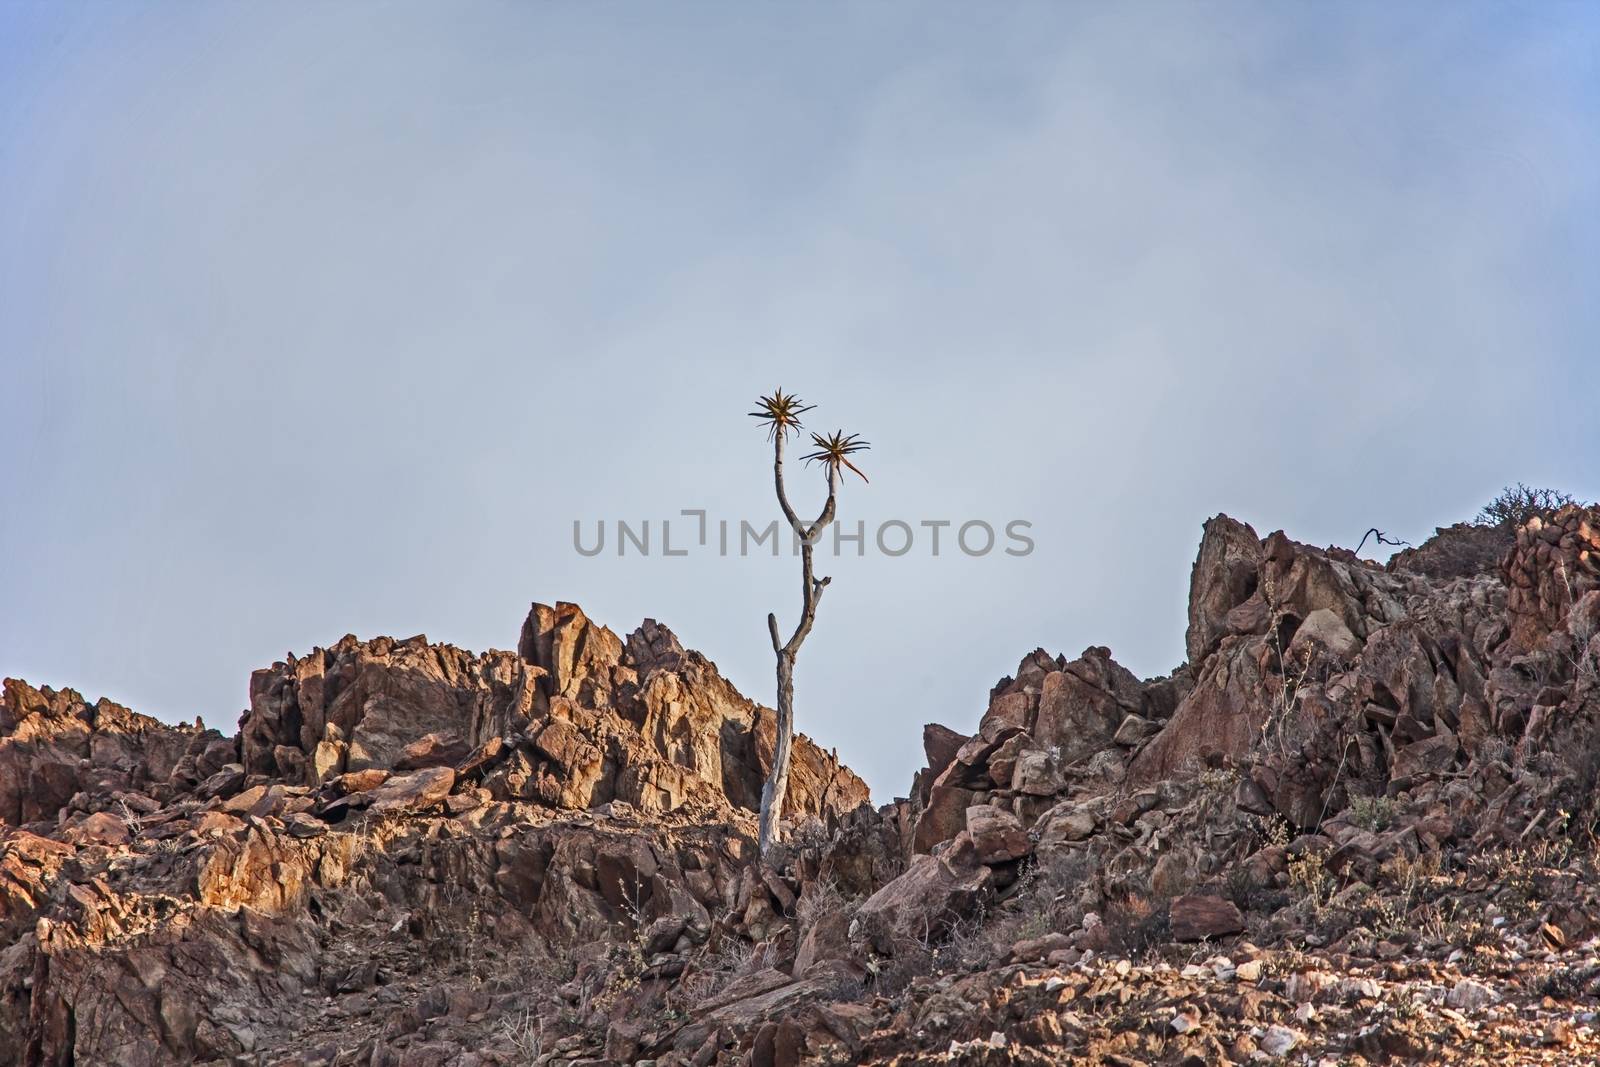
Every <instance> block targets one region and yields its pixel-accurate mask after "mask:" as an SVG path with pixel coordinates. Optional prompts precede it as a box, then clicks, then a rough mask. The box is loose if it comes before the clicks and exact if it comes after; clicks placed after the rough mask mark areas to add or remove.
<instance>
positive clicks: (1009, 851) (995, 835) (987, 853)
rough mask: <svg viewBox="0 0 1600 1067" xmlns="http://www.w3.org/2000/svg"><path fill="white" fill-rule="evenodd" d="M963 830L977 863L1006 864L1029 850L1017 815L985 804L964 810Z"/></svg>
mask: <svg viewBox="0 0 1600 1067" xmlns="http://www.w3.org/2000/svg"><path fill="white" fill-rule="evenodd" d="M967 833H968V834H970V835H971V836H972V844H973V847H974V848H975V849H976V850H977V853H978V862H979V863H987V864H996V863H1010V862H1011V861H1012V860H1018V859H1021V858H1022V857H1024V856H1026V855H1027V854H1028V853H1029V852H1032V851H1033V846H1032V845H1031V844H1030V843H1029V842H1028V833H1027V831H1026V830H1024V829H1023V828H1022V824H1021V823H1019V822H1018V821H1017V817H1016V816H1015V815H1012V814H1011V813H1010V812H1009V811H1003V810H1002V809H1000V808H995V807H990V806H989V805H987V804H983V805H979V806H977V807H971V808H968V809H967Z"/></svg>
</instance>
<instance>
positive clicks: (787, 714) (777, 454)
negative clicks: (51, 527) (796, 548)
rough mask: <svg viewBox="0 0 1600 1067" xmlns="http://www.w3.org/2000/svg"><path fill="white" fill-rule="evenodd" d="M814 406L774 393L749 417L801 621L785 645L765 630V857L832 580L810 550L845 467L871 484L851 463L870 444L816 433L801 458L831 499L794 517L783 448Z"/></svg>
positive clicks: (779, 812) (773, 627)
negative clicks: (785, 528) (771, 723)
mask: <svg viewBox="0 0 1600 1067" xmlns="http://www.w3.org/2000/svg"><path fill="white" fill-rule="evenodd" d="M813 407H814V405H811V404H802V403H801V402H800V399H799V398H798V397H795V396H793V395H791V394H789V393H785V392H784V391H783V390H782V389H775V390H773V392H772V395H771V396H764V397H762V398H761V399H760V400H758V401H756V410H755V411H752V412H750V414H751V416H752V417H754V418H757V419H760V420H761V422H762V423H763V424H764V425H765V426H766V427H767V439H768V440H769V441H771V442H772V480H773V485H774V487H775V488H776V489H777V493H778V506H779V507H780V508H782V509H783V517H784V518H785V519H786V520H788V523H789V527H790V529H792V530H793V531H794V535H795V538H796V539H797V540H798V541H799V545H800V622H799V624H798V625H797V626H795V628H794V632H793V633H792V634H790V635H789V639H788V640H787V641H785V640H783V638H782V637H781V636H780V635H779V633H778V616H777V615H775V614H769V615H768V616H767V631H768V633H770V634H771V635H772V651H773V652H774V654H776V655H777V657H778V734H777V741H776V745H775V748H774V751H773V754H772V771H771V773H769V774H768V775H767V781H766V784H765V785H764V786H762V788H761V831H760V843H761V855H762V856H767V855H769V854H770V852H771V849H772V846H773V844H774V843H775V842H776V841H777V840H778V838H779V830H778V821H779V819H781V818H782V817H783V798H784V795H785V794H786V793H787V792H788V791H789V761H790V759H791V757H792V756H793V753H794V661H795V657H796V656H797V655H798V654H799V652H800V646H801V645H802V644H803V643H804V642H805V639H806V635H807V634H809V633H810V632H811V626H812V624H813V623H814V622H816V618H817V604H818V602H819V601H821V599H822V591H823V590H824V589H826V588H827V587H828V582H829V581H830V579H828V578H818V577H817V576H816V573H815V572H814V570H813V569H812V564H811V551H812V549H813V548H814V547H815V545H816V543H817V540H818V539H819V538H820V537H821V536H822V533H823V531H824V530H826V529H827V528H828V524H829V523H831V522H833V515H834V510H835V508H836V506H837V504H838V499H839V482H840V478H841V473H842V471H843V470H844V468H846V467H848V468H850V470H851V471H853V472H855V474H857V475H858V476H859V477H860V478H861V480H862V481H863V482H864V481H866V480H867V476H866V475H865V474H862V473H861V471H860V469H859V468H858V467H856V465H855V464H854V463H852V462H850V457H851V456H853V455H855V454H856V453H857V452H864V451H866V449H867V447H868V445H867V442H865V441H863V440H861V439H860V438H859V437H857V436H856V435H855V434H846V433H845V432H844V431H842V430H836V431H835V432H834V433H832V434H830V435H828V436H826V437H824V436H823V435H822V434H818V433H813V434H812V435H811V445H812V448H813V451H811V452H808V453H807V454H806V455H804V456H802V457H801V458H802V459H804V460H805V461H806V463H807V464H812V463H816V464H820V465H821V466H822V469H823V473H824V474H825V475H826V476H827V479H828V499H827V502H826V503H825V504H823V505H822V512H821V514H819V515H818V516H817V517H816V519H815V520H813V521H812V522H810V523H807V522H804V521H802V520H801V518H800V516H799V515H798V514H796V513H795V510H794V507H793V506H792V505H791V504H790V503H789V494H788V491H787V490H786V489H785V488H784V484H783V446H784V443H785V442H786V440H787V439H788V437H789V435H790V434H791V433H794V434H798V433H800V431H801V429H802V427H801V424H800V416H801V415H804V414H805V413H806V412H808V411H810V410H811V409H812V408H813Z"/></svg>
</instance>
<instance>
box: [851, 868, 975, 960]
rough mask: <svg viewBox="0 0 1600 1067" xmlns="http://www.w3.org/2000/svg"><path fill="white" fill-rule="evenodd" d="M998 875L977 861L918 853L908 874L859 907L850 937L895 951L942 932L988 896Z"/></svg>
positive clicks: (885, 951)
mask: <svg viewBox="0 0 1600 1067" xmlns="http://www.w3.org/2000/svg"><path fill="white" fill-rule="evenodd" d="M993 881H994V874H993V872H992V871H991V870H990V869H989V868H988V867H985V866H983V865H981V864H978V863H975V862H974V863H969V864H962V863H960V862H959V861H958V862H951V861H950V860H949V859H946V858H944V857H941V856H926V855H924V856H916V857H914V858H913V859H912V861H911V865H910V866H909V867H907V868H906V871H905V873H904V874H902V875H900V876H899V877H898V878H896V879H894V881H892V882H890V883H889V884H888V885H886V886H884V887H883V888H882V889H880V890H878V891H877V892H876V893H874V894H873V895H872V896H870V897H868V898H867V900H866V902H865V903H863V904H862V905H861V907H860V909H859V910H858V911H857V912H856V916H855V920H854V922H853V923H852V925H851V928H850V938H851V940H852V941H855V942H858V943H866V944H870V945H872V946H873V947H874V948H875V949H876V950H877V951H879V952H882V953H885V954H887V955H893V954H894V953H895V951H896V949H897V948H898V949H899V950H900V951H902V952H903V951H905V950H906V947H907V945H908V943H913V942H920V941H923V940H926V939H927V938H929V937H937V936H938V935H939V934H940V933H942V932H944V931H945V930H948V929H949V928H950V924H951V923H953V922H955V921H957V920H958V919H960V918H962V917H963V916H966V915H969V914H971V912H972V910H973V909H974V908H975V907H977V905H978V903H979V902H980V901H982V900H983V899H985V898H986V897H987V896H988V895H989V893H990V891H991V886H992V884H993Z"/></svg>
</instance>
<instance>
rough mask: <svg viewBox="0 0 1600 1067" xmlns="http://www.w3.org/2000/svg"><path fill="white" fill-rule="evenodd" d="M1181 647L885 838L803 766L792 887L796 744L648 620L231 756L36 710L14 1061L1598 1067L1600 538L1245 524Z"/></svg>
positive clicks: (1032, 662)
mask: <svg viewBox="0 0 1600 1067" xmlns="http://www.w3.org/2000/svg"><path fill="white" fill-rule="evenodd" d="M1187 643H1188V649H1187V651H1188V660H1187V662H1186V663H1185V664H1184V665H1183V666H1181V667H1180V668H1179V669H1178V670H1176V671H1175V672H1173V674H1171V675H1170V676H1168V677H1165V678H1159V679H1152V680H1140V679H1138V678H1136V677H1135V676H1134V675H1132V674H1131V673H1130V672H1128V671H1127V670H1126V669H1124V668H1122V667H1121V666H1119V665H1118V664H1117V663H1116V661H1115V659H1114V658H1113V657H1112V654H1111V653H1110V651H1109V650H1107V649H1104V648H1090V649H1088V650H1086V651H1084V653H1083V654H1082V655H1080V656H1078V657H1077V658H1075V659H1071V660H1068V659H1067V658H1066V657H1065V656H1061V655H1052V654H1050V653H1047V652H1045V651H1043V650H1037V651H1035V652H1033V653H1030V654H1029V655H1028V656H1026V657H1024V659H1023V660H1022V662H1021V664H1020V666H1019V667H1018V669H1017V670H1016V672H1015V673H1014V674H1013V675H1012V676H1009V677H1006V678H1004V679H1002V680H1001V681H1000V683H999V684H997V685H996V686H995V688H994V689H993V691H992V692H991V693H990V694H989V698H988V701H987V705H986V710H984V711H983V713H982V714H981V716H976V717H975V718H976V721H975V722H973V723H970V724H956V725H957V726H958V727H960V728H959V729H952V728H947V727H944V726H937V725H930V726H928V727H926V728H925V729H924V731H923V737H922V743H923V746H924V749H925V752H926V755H927V766H926V768H925V769H924V770H923V771H921V772H920V773H919V774H918V775H917V777H916V779H915V781H914V782H913V783H911V787H910V789H909V791H908V792H909V795H908V796H907V797H905V798H901V799H897V800H895V801H894V802H893V803H890V804H887V805H884V806H883V807H881V808H877V809H874V808H872V807H870V806H869V805H868V804H867V793H866V789H865V787H864V786H863V785H862V783H861V782H860V780H859V779H857V778H856V777H855V775H853V774H852V773H851V772H850V771H849V770H848V769H846V768H844V767H843V766H841V765H840V764H839V762H838V761H837V759H836V758H835V757H834V756H833V755H832V754H829V753H825V752H822V751H821V750H819V749H818V748H817V747H816V746H814V745H812V744H811V743H810V742H809V741H805V740H802V741H801V743H800V744H798V745H797V746H796V759H795V764H794V768H793V772H792V778H791V785H790V791H789V797H790V806H791V814H792V816H793V819H792V821H791V823H790V825H789V834H788V841H787V843H786V844H785V845H784V846H783V848H782V849H781V850H780V853H779V854H778V855H777V856H775V857H773V862H771V863H770V864H764V863H762V862H760V860H759V859H758V857H757V856H756V855H755V852H754V848H753V835H754V818H753V808H754V806H755V803H756V798H757V796H758V795H759V791H760V784H761V781H762V779H763V777H764V775H765V773H766V769H767V767H768V766H770V758H771V752H772V747H773V716H772V712H771V711H770V710H769V709H766V708H763V707H761V706H759V705H757V704H754V703H752V702H751V701H749V700H747V699H745V698H744V697H742V696H741V695H740V694H739V693H738V692H736V691H735V690H734V689H733V687H732V686H731V685H729V684H728V683H727V682H726V681H725V680H724V679H723V678H722V677H721V676H720V675H719V674H718V673H717V670H716V667H715V665H714V664H712V663H711V662H710V661H709V660H707V659H706V658H705V657H703V656H701V655H699V654H698V653H695V652H692V651H688V650H685V649H684V648H683V647H682V645H681V644H680V643H679V642H678V640H677V639H676V638H675V637H674V636H673V634H672V633H671V632H670V631H669V630H667V629H666V628H665V627H662V626H659V625H657V624H656V623H654V622H649V621H647V622H646V623H645V624H644V625H643V626H641V627H640V628H639V629H638V630H636V631H635V632H634V633H633V634H631V635H630V636H629V637H628V638H627V639H626V640H623V639H620V638H618V637H617V636H616V635H615V634H614V633H612V632H611V631H610V630H607V629H606V628H604V627H602V626H598V625H596V624H594V623H592V622H591V621H590V620H588V619H587V618H586V617H585V616H584V614H583V613H582V612H581V611H580V610H579V609H578V608H577V607H575V606H573V605H566V604H563V605H558V606H557V607H555V608H548V607H545V606H542V605H534V607H533V610H532V611H531V612H530V614H529V616H528V619H527V622H526V623H525V624H524V626H523V630H522V633H521V635H520V639H519V641H518V645H517V651H516V652H514V653H513V652H495V651H491V652H486V653H483V654H481V655H477V654H473V653H469V652H465V651H463V650H460V649H456V648H452V647H450V646H443V645H433V644H430V643H428V642H427V640H426V639H425V638H421V637H417V638H412V639H409V640H404V641H396V640H392V639H388V638H379V639H376V640H372V641H359V640H357V639H355V638H354V637H347V638H345V639H343V640H341V641H340V642H338V643H337V644H335V645H333V646H332V647H331V648H328V649H315V650H313V651H312V652H311V653H310V654H308V655H306V656H304V657H300V658H290V659H289V660H288V661H286V662H282V663H277V664H274V665H273V666H272V667H270V668H266V669H263V670H260V671H257V672H256V673H255V675H254V676H253V677H252V679H251V686H250V693H251V706H250V709H249V710H248V711H247V712H246V713H245V715H244V716H243V718H242V720H241V722H240V728H239V732H238V733H237V734H236V735H234V736H232V737H227V736H223V735H222V734H220V733H218V732H217V731H215V730H206V729H203V728H201V727H200V726H199V725H198V724H197V725H196V726H195V727H170V726H166V725H163V724H161V723H159V722H157V721H155V720H153V719H149V718H145V717H144V716H140V715H137V714H135V713H133V712H130V711H128V710H127V709H124V708H121V707H119V706H117V705H115V704H111V703H109V702H107V701H101V702H100V703H98V704H96V705H89V704H87V703H86V702H85V701H84V700H83V699H82V698H80V697H79V696H78V695H77V694H76V693H73V692H71V691H70V690H69V691H62V692H54V691H52V690H49V689H34V688H32V687H30V686H28V685H27V684H26V683H23V682H18V681H11V680H8V681H7V682H6V683H5V690H4V700H3V702H0V946H3V948H0V1059H4V1058H5V1057H6V1055H7V1054H9V1055H10V1056H11V1060H9V1061H7V1062H17V1063H20V1064H26V1065H30V1067H32V1065H43V1064H50V1065H67V1064H72V1065H88V1064H118V1065H135V1067H137V1065H147V1064H151V1065H153V1064H169V1063H228V1064H235V1063H249V1064H282V1065H289V1064H294V1065H302V1067H310V1065H313V1064H316V1065H335V1064H338V1065H355V1064H361V1065H407V1067H425V1065H444V1064H468V1065H471V1064H480V1065H484V1064H535V1063H552V1064H554V1063H560V1064H577V1063H585V1064H598V1063H654V1064H657V1065H660V1067H668V1065H683V1064H724V1065H732V1064H751V1065H753V1067H768V1065H780V1064H782V1065H789V1064H799V1063H830V1064H858V1063H885V1064H887V1063H901V1064H910V1063H972V1064H1002V1063H1025V1064H1047V1063H1063V1062H1081V1063H1108V1064H1135V1063H1151V1064H1154V1063H1162V1064H1196V1065H1198V1064H1208V1065H1209V1064H1224V1063H1244V1062H1258V1061H1279V1062H1286V1063H1291V1062H1292V1063H1324V1062H1326V1063H1329V1064H1333V1063H1349V1064H1355V1063H1361V1062H1385V1061H1398V1062H1418V1061H1429V1062H1461V1063H1466V1062H1482V1063H1488V1062H1498V1063H1507V1062H1518V1063H1520V1062H1530V1063H1531V1062H1547V1063H1574V1062H1594V1061H1596V1060H1597V1059H1600V1038H1597V1035H1596V1034H1595V1032H1594V1029H1593V1025H1594V1011H1595V1003H1596V996H1597V994H1600V955H1597V950H1600V940H1597V938H1596V935H1597V933H1600V928H1597V921H1596V919H1595V918H1594V916H1595V915H1596V914H1597V911H1596V900H1597V898H1600V890H1597V887H1600V873H1597V872H1596V868H1595V861H1594V857H1595V850H1594V838H1593V829H1594V827H1595V825H1596V822H1597V817H1600V812H1597V804H1596V801H1595V799H1594V797H1595V789H1594V786H1595V779H1596V774H1597V770H1600V736H1597V723H1600V511H1597V510H1592V509H1583V508H1578V507H1567V508H1564V509H1563V510H1561V511H1560V512H1558V513H1556V514H1554V515H1551V516H1545V517H1541V518H1537V519H1534V520H1532V521H1531V522H1529V523H1528V524H1526V525H1525V526H1523V527H1521V528H1520V529H1517V530H1515V531H1512V530H1509V529H1485V528H1483V527H1471V526H1463V527H1452V528H1450V529H1446V530H1441V531H1440V532H1439V534H1438V536H1437V537H1435V538H1434V539H1433V540H1432V541H1430V542H1428V543H1427V544H1425V545H1422V546H1419V547H1418V548H1417V549H1414V550H1408V551H1407V552H1404V553H1401V554H1400V555H1398V556H1396V557H1395V559H1394V560H1393V561H1391V563H1390V565H1389V566H1388V567H1387V568H1384V567H1379V566H1377V565H1375V564H1372V563H1370V562H1366V561H1362V560H1359V559H1357V558H1356V557H1355V556H1354V555H1353V554H1352V553H1350V552H1348V551H1346V550H1342V549H1334V548H1329V549H1318V548H1313V547H1311V546H1307V545H1303V544H1299V543H1296V542H1294V541H1292V540H1290V539H1289V538H1288V537H1287V536H1285V535H1284V534H1282V533H1274V534H1272V535H1271V536H1269V537H1267V538H1265V539H1262V538H1260V537H1258V535H1257V534H1256V532H1255V531H1253V530H1252V529H1250V528H1249V527H1248V526H1246V525H1244V524H1242V523H1239V522H1236V521H1234V520H1232V519H1229V518H1228V517H1226V516H1217V517H1216V518H1213V519H1212V520H1210V521H1209V522H1207V523H1206V525H1205V529H1204V535H1203V538H1202V541H1201V545H1200V550H1199V554H1198V558H1197V559H1196V562H1195V567H1194V572H1193V576H1192V580H1191V585H1190V590H1189V629H1188V642H1187ZM881 697H882V698H883V699H892V694H882V695H881ZM980 706H981V705H980Z"/></svg>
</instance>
